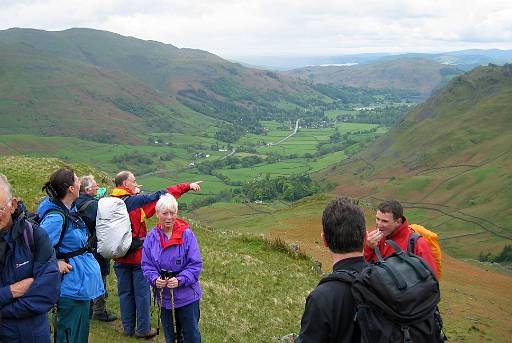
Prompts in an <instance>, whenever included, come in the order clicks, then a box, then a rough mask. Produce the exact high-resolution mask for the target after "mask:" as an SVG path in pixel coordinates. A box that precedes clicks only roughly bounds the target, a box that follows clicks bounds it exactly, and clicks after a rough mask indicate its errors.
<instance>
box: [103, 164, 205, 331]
mask: <svg viewBox="0 0 512 343" xmlns="http://www.w3.org/2000/svg"><path fill="white" fill-rule="evenodd" d="M199 184H200V181H197V182H193V183H191V184H185V183H183V184H178V185H175V186H170V187H168V188H166V189H163V190H160V191H157V192H155V193H151V194H144V193H142V192H140V185H138V184H137V180H136V178H135V176H134V175H133V173H132V172H130V171H122V172H119V173H118V174H117V175H116V177H115V185H116V187H115V188H114V189H113V190H112V196H113V197H118V198H121V199H123V201H124V202H125V204H126V208H127V209H128V212H129V215H130V221H131V224H132V245H133V246H134V247H136V248H135V249H134V250H133V251H132V252H128V254H127V255H126V256H124V257H121V258H116V259H114V261H115V262H114V271H115V273H116V277H117V291H118V294H119V305H120V309H121V322H122V324H123V332H124V334H125V335H127V336H135V337H144V338H151V337H154V336H155V335H156V334H157V331H156V329H155V328H152V327H151V320H150V296H151V295H150V294H151V292H150V289H149V284H148V283H147V282H146V280H145V278H144V275H143V273H142V269H141V266H140V263H141V257H142V242H143V240H144V238H145V237H146V234H147V229H146V222H145V220H146V218H150V217H152V216H153V215H154V214H155V204H156V202H157V201H158V199H160V196H161V195H164V194H167V193H171V194H172V195H173V196H174V197H175V198H178V197H180V196H181V195H182V194H184V193H186V192H188V191H189V190H193V191H196V192H198V191H199V190H200V189H201V187H200V185H199ZM139 192H140V193H139ZM137 246H138V247H137Z"/></svg>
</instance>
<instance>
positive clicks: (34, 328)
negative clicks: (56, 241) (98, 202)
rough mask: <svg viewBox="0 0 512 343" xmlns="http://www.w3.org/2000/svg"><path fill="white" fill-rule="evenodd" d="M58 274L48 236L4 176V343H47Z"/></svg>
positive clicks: (0, 225)
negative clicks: (50, 311)
mask: <svg viewBox="0 0 512 343" xmlns="http://www.w3.org/2000/svg"><path fill="white" fill-rule="evenodd" d="M59 292H60V274H59V269H58V266H57V260H56V258H55V253H54V251H53V248H52V246H51V245H50V240H49V238H48V234H47V233H46V231H45V230H41V229H40V228H39V227H38V226H37V225H36V224H33V223H30V222H28V220H27V217H26V210H25V207H24V206H23V204H22V203H21V202H18V200H17V199H16V197H14V196H13V194H12V189H11V185H10V184H9V182H8V181H7V178H6V177H5V175H3V174H0V342H24V343H25V342H27V343H32V342H33V343H40V342H43V343H49V342H50V326H49V324H48V316H47V313H48V311H49V310H50V309H51V308H52V307H53V304H55V303H56V302H57V299H58V297H59Z"/></svg>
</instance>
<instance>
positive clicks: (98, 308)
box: [75, 175, 117, 322]
mask: <svg viewBox="0 0 512 343" xmlns="http://www.w3.org/2000/svg"><path fill="white" fill-rule="evenodd" d="M98 188H99V187H98V184H97V183H96V180H94V176H92V175H86V176H82V177H80V196H79V197H78V199H77V200H76V202H75V204H76V208H77V209H78V213H80V216H81V217H82V219H83V220H84V222H85V225H87V228H88V229H89V235H90V237H89V242H90V244H91V246H90V248H91V250H92V253H93V255H94V258H95V259H96V261H97V262H98V265H99V266H100V272H101V279H102V280H103V287H104V288H105V293H104V294H103V295H100V296H99V297H98V298H96V299H94V300H93V301H92V302H91V308H90V310H89V312H90V316H89V317H91V318H92V319H95V320H100V321H103V322H111V321H114V320H116V319H117V317H116V316H115V315H114V314H112V313H109V312H108V311H107V297H108V292H107V276H108V275H109V274H110V259H108V258H104V257H103V256H101V255H100V254H98V252H97V251H96V245H97V244H96V243H97V240H96V213H97V212H98V199H96V196H97V195H98ZM91 237H92V239H91Z"/></svg>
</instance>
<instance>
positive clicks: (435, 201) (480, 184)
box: [319, 65, 512, 258]
mask: <svg viewBox="0 0 512 343" xmlns="http://www.w3.org/2000/svg"><path fill="white" fill-rule="evenodd" d="M511 75H512V66H511V65H508V66H505V67H481V68H477V69H475V70H474V71H472V72H471V73H469V74H465V75H463V76H461V77H458V78H456V79H454V80H452V81H451V82H450V84H449V85H448V86H447V87H446V88H444V89H442V90H440V91H439V92H438V93H436V94H435V95H434V96H433V97H431V98H430V99H429V100H428V101H427V102H425V103H424V104H422V105H418V106H417V107H416V108H415V109H414V110H413V111H412V112H410V113H409V114H408V115H407V116H406V117H405V118H404V120H403V121H402V122H401V123H400V124H399V125H398V127H396V128H395V129H393V130H391V131H390V132H389V134H387V135H385V136H384V137H382V138H381V139H379V140H377V141H376V142H375V143H374V144H373V145H371V147H369V149H368V150H367V151H365V152H363V153H361V154H358V155H356V156H354V157H353V158H352V159H350V160H347V161H345V162H343V163H342V164H340V165H339V166H338V167H337V168H336V170H335V171H333V170H330V171H329V173H330V174H329V175H328V174H327V173H324V174H322V176H320V177H319V178H321V179H325V180H330V181H334V182H336V183H337V184H338V185H339V186H338V187H337V188H336V193H337V194H348V195H351V196H357V197H361V198H365V199H367V200H369V201H371V202H373V203H377V202H378V201H379V199H382V198H390V197H392V198H393V197H394V198H398V199H399V200H401V201H402V202H404V204H405V205H406V207H408V209H407V212H408V213H409V215H410V216H415V217H416V218H417V221H421V222H422V223H424V224H425V225H427V226H429V227H432V228H434V229H435V230H436V231H438V232H439V233H440V234H441V238H442V239H443V244H444V246H445V247H446V248H447V249H448V250H449V251H450V252H451V253H453V254H454V255H455V256H465V257H468V256H469V257H473V258H475V257H476V256H478V254H479V253H480V252H481V251H483V252H488V251H492V252H494V253H497V252H499V251H501V249H502V248H503V246H504V245H505V244H511V243H512V227H511V224H512V223H511V221H510V218H512V196H511V193H510V189H511V187H512V177H511V176H510V170H512V156H511V150H510V146H511V143H512V130H511V129H512V124H511V121H510V113H511V111H512V101H511V99H512V78H511Z"/></svg>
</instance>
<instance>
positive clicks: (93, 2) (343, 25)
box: [0, 0, 512, 58]
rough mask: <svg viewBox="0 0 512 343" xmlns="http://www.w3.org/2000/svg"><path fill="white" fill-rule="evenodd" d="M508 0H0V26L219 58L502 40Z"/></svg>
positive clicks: (506, 41) (511, 28) (507, 36)
mask: <svg viewBox="0 0 512 343" xmlns="http://www.w3.org/2000/svg"><path fill="white" fill-rule="evenodd" d="M511 18H512V1H510V0H409V1H407V0H401V1H393V0H358V1H345V0H325V1H322V0H304V1H300V0H204V1H197V0H31V1H29V0H0V29H7V28H11V27H29V28H36V29H44V30H52V31H53V30H64V29H67V28H71V27H88V28H95V29H102V30H108V31H113V32H116V33H120V34H123V35H128V36H134V37H137V38H142V39H152V40H157V41H160V42H164V43H170V44H173V45H175V46H177V47H180V48H183V47H187V48H197V49H202V50H207V51H210V52H213V53H216V54H218V55H220V56H222V57H227V58H230V57H242V56H290V55H291V56H301V55H302V56H313V55H315V56H322V55H324V56H325V55H338V54H346V53H360V52H439V51H451V50H460V49H467V48H485V49H487V48H500V49H512V19H511Z"/></svg>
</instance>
